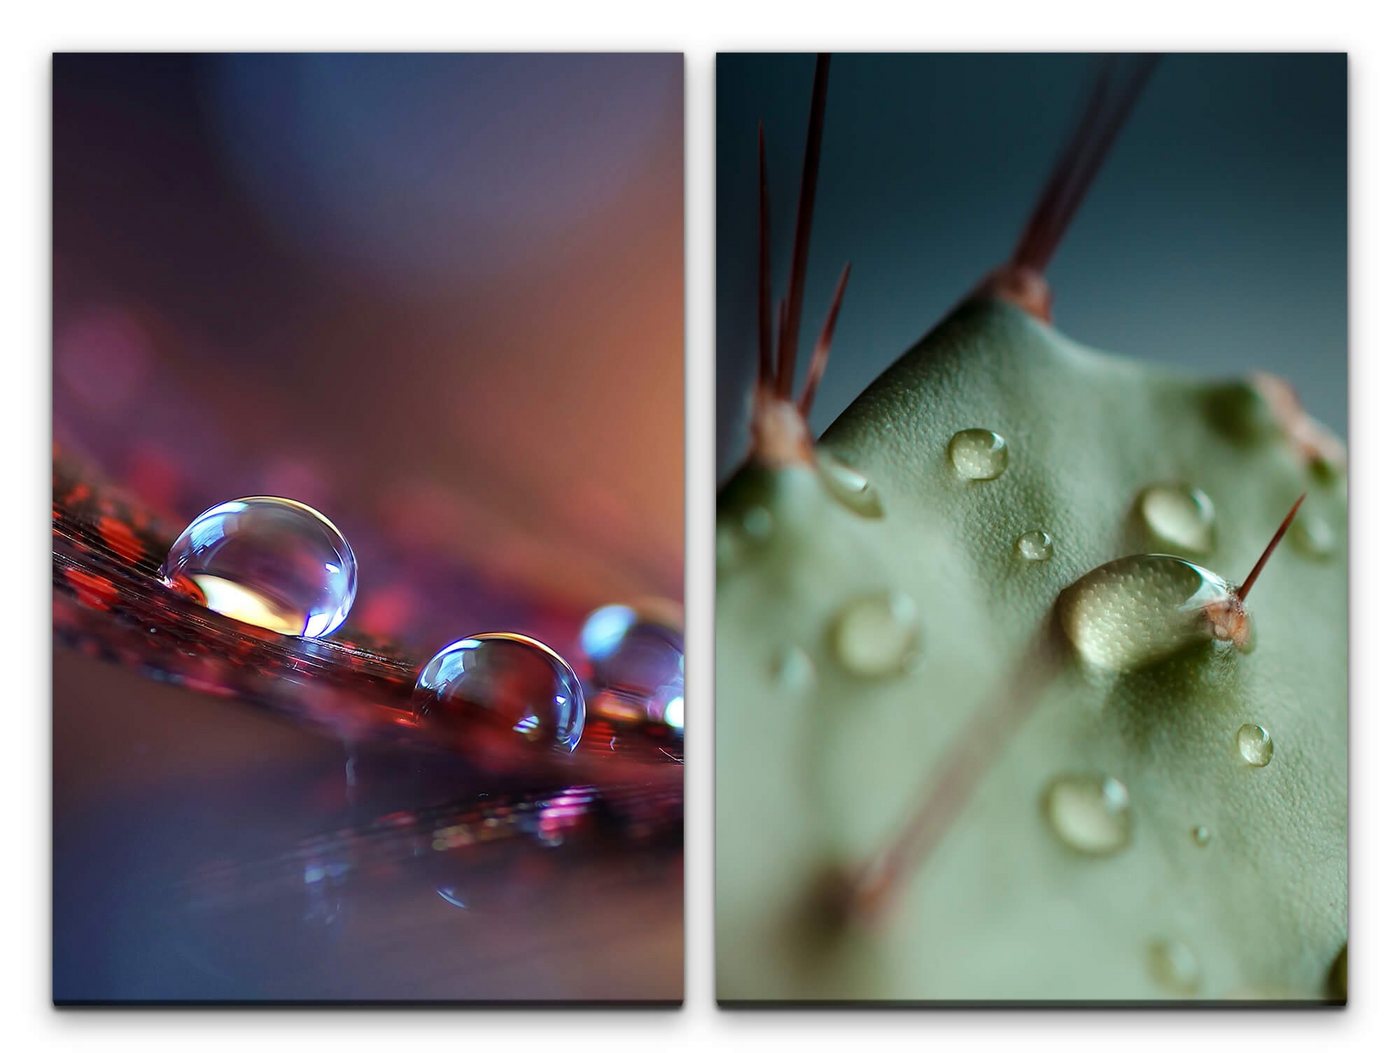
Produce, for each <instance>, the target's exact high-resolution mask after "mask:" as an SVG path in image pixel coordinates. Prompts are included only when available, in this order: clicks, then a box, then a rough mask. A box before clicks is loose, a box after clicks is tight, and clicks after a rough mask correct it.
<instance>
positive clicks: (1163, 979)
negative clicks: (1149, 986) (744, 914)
mask: <svg viewBox="0 0 1400 1053" xmlns="http://www.w3.org/2000/svg"><path fill="white" fill-rule="evenodd" d="M1147 968H1148V972H1150V973H1151V974H1152V979H1153V980H1155V981H1156V982H1157V984H1158V985H1159V986H1160V987H1161V988H1162V989H1163V990H1166V991H1170V992H1171V993H1172V994H1177V995H1190V994H1195V993H1196V990H1197V989H1198V988H1199V987H1200V986H1201V967H1200V963H1199V962H1197V960H1196V954H1195V952H1194V951H1192V950H1191V948H1190V947H1188V946H1186V944H1184V943H1182V942H1181V941H1180V940H1157V941H1156V942H1154V943H1153V944H1152V945H1151V946H1150V947H1148V949H1147Z"/></svg>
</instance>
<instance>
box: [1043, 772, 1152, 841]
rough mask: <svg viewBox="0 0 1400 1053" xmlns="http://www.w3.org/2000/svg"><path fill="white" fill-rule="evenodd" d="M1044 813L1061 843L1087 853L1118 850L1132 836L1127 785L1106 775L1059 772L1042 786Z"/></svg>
mask: <svg viewBox="0 0 1400 1053" xmlns="http://www.w3.org/2000/svg"><path fill="white" fill-rule="evenodd" d="M1044 806H1045V817H1046V819H1047V820H1049V822H1050V828H1051V829H1052V830H1053V831H1054V832H1055V836H1056V837H1058V838H1059V839H1060V840H1061V841H1062V842H1063V843H1064V844H1066V845H1068V846H1069V847H1070V848H1072V849H1074V850H1075V851H1076V852H1082V853H1083V854H1085V855H1091V856H1107V855H1113V854H1114V853H1116V852H1121V851H1122V850H1123V849H1124V848H1126V847H1127V845H1128V841H1129V840H1130V839H1131V837H1132V811H1131V809H1130V808H1129V805H1128V788H1127V787H1126V786H1124V785H1123V784H1122V783H1121V782H1119V781H1118V780H1117V779H1115V778H1112V777H1111V776H1107V775H1087V774H1077V775H1060V776H1058V777H1056V778H1055V779H1052V780H1051V782H1050V785H1049V786H1047V787H1046V788H1045V797H1044Z"/></svg>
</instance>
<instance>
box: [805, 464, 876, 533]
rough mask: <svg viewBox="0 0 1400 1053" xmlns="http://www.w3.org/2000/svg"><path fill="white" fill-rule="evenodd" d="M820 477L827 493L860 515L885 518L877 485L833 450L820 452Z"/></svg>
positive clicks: (818, 473)
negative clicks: (832, 451)
mask: <svg viewBox="0 0 1400 1053" xmlns="http://www.w3.org/2000/svg"><path fill="white" fill-rule="evenodd" d="M816 462H817V475H818V476H819V477H820V478H821V481H822V482H823V483H824V484H825V485H826V489H827V491H828V492H829V493H830V494H831V495H832V496H833V497H835V498H836V499H837V500H838V501H840V502H841V503H842V504H843V505H845V506H846V507H847V508H849V509H850V510H851V511H853V512H855V513H857V514H858V515H863V516H865V517H867V518H869V519H878V518H879V517H880V516H883V515H884V514H885V509H884V506H883V505H882V504H881V503H880V494H879V493H878V492H877V491H876V489H875V486H874V484H873V483H871V482H870V480H869V479H867V478H866V477H865V476H864V475H863V474H861V473H860V472H858V471H856V469H854V468H852V467H851V466H850V465H849V464H847V463H846V462H845V461H843V460H841V458H839V457H837V456H836V455H835V454H834V453H831V452H830V451H829V450H824V449H821V448H818V449H817V452H816Z"/></svg>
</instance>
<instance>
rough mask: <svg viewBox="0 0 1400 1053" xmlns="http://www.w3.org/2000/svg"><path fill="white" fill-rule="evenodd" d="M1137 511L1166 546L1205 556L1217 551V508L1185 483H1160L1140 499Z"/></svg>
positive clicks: (1148, 527)
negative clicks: (1214, 550)
mask: <svg viewBox="0 0 1400 1053" xmlns="http://www.w3.org/2000/svg"><path fill="white" fill-rule="evenodd" d="M1138 511H1139V512H1140V513H1141V515H1142V519H1143V522H1144V523H1146V524H1147V529H1148V530H1149V531H1151V533H1152V535H1153V537H1155V538H1157V540H1159V541H1161V542H1162V543H1163V544H1166V545H1170V546H1172V547H1174V548H1181V549H1185V550H1187V551H1188V552H1194V553H1197V554H1200V555H1204V554H1206V553H1208V552H1210V551H1211V550H1212V549H1213V548H1215V505H1214V504H1212V503H1211V500H1210V498H1209V497H1207V496H1206V494H1205V493H1204V492H1203V491H1201V490H1198V489H1196V487H1194V486H1188V485H1186V484H1185V483H1157V484H1155V485H1153V486H1149V487H1147V488H1146V489H1145V490H1143V491H1142V493H1141V494H1139V495H1138Z"/></svg>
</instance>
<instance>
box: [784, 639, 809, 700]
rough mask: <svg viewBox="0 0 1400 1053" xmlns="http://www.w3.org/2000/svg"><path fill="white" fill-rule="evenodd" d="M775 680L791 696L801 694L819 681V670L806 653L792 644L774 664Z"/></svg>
mask: <svg viewBox="0 0 1400 1053" xmlns="http://www.w3.org/2000/svg"><path fill="white" fill-rule="evenodd" d="M773 680H774V681H775V682H776V683H777V685H778V686H779V687H780V688H782V689H783V690H784V691H786V692H788V693H789V694H794V695H796V694H800V693H802V692H803V691H806V690H807V689H808V688H810V687H811V686H812V685H813V684H814V683H816V681H817V669H816V666H815V665H813V664H812V659H811V657H810V656H809V655H808V654H807V652H806V651H804V650H802V648H800V647H798V646H797V645H796V644H791V645H789V646H787V647H784V648H783V649H782V651H780V652H779V653H778V657H777V659H776V660H775V661H774V662H773Z"/></svg>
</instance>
